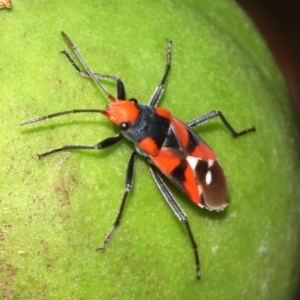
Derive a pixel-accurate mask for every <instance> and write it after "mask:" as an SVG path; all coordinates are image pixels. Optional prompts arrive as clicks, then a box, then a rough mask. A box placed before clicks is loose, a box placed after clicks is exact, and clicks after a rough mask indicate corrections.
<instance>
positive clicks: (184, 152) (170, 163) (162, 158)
mask: <svg viewBox="0 0 300 300" xmlns="http://www.w3.org/2000/svg"><path fill="white" fill-rule="evenodd" d="M62 36H63V38H64V39H65V41H66V43H67V44H68V45H69V46H70V47H71V48H72V49H73V51H74V53H75V55H76V56H77V58H78V59H79V60H80V62H81V63H82V65H83V66H84V68H85V70H86V71H82V70H80V68H79V67H78V66H77V65H76V64H75V62H74V61H73V59H72V58H71V57H70V55H69V54H68V52H67V51H65V50H63V51H61V53H63V54H64V55H65V56H66V58H67V59H68V60H69V62H70V63H71V65H72V66H73V67H74V68H75V69H76V71H77V72H78V73H79V74H80V75H81V76H84V77H91V78H92V79H93V80H94V82H95V83H96V84H97V86H98V87H99V88H100V90H101V91H102V92H103V93H104V95H105V96H106V97H107V98H108V99H109V100H110V101H111V102H112V103H111V104H109V105H107V107H106V109H105V110H101V109H74V110H68V111H63V112H58V113H54V114H50V115H46V116H42V117H37V118H34V119H31V120H28V121H25V122H23V123H21V124H20V125H28V124H31V123H34V122H38V121H42V120H45V119H50V118H54V117H58V116H61V115H65V114H70V113H84V112H88V113H101V114H103V115H105V116H106V117H108V118H109V119H110V121H111V122H113V123H114V124H116V125H117V126H118V127H119V128H120V131H121V132H120V133H119V134H118V135H116V136H114V137H109V138H107V139H105V140H103V141H101V142H100V143H98V144H96V145H92V146H88V145H67V146H63V147H61V148H56V149H53V150H50V151H48V152H45V153H42V154H38V157H39V158H42V157H45V156H47V155H50V154H53V153H56V152H60V151H66V150H74V149H96V150H100V149H104V148H107V147H110V146H113V145H114V144H116V143H117V142H119V141H120V140H122V139H123V138H124V137H125V138H127V139H129V140H130V141H132V142H133V144H134V146H135V150H134V151H133V152H132V154H131V156H130V158H129V162H128V166H127V173H126V178H125V188H124V194H123V198H122V202H121V206H120V209H119V212H118V214H117V217H116V219H115V222H114V223H113V226H112V228H111V230H110V231H109V233H108V234H107V236H106V238H105V240H104V242H103V244H102V245H101V246H100V247H99V248H98V249H97V250H104V249H105V248H106V246H107V243H108V242H109V240H110V239H111V237H112V236H113V235H114V233H115V231H116V229H117V227H118V225H119V223H120V220H121V217H122V213H123V209H124V206H125V202H126V199H127V196H128V193H129V192H130V190H131V188H132V185H133V176H134V166H135V157H136V155H137V154H140V155H142V156H144V157H145V158H146V159H147V160H148V162H149V163H150V171H151V173H152V176H153V178H154V181H155V182H156V184H157V186H158V188H159V189H160V191H161V193H162V194H163V196H164V198H165V200H166V201H167V203H168V205H169V206H170V208H171V209H172V210H173V212H174V213H175V215H176V216H177V217H178V219H179V220H180V221H182V222H183V223H184V224H185V227H186V230H187V233H188V236H189V239H190V242H191V245H192V248H193V252H194V256H195V265H196V279H200V260H199V255H198V249H197V244H196V242H195V239H194V236H193V233H192V230H191V228H190V225H189V222H188V219H187V216H186V214H185V213H184V212H183V210H182V209H181V208H180V206H179V204H178V203H177V202H176V200H175V198H174V197H173V195H172V194H171V192H170V190H169V188H168V187H167V186H166V184H165V183H164V181H163V179H162V177H161V175H160V174H159V173H158V172H157V169H158V170H160V172H161V173H163V174H164V175H165V176H166V177H167V178H168V179H169V180H170V181H171V182H172V183H173V184H175V186H177V187H178V188H179V189H180V190H181V191H182V192H183V193H184V194H185V195H186V196H187V197H188V198H189V199H190V200H191V201H192V202H194V203H195V204H197V205H198V206H200V207H205V208H207V209H209V210H216V211H220V210H223V209H224V208H225V207H226V205H227V204H226V198H227V196H228V190H227V183H226V179H225V175H224V171H223V169H222V168H221V166H220V164H219V162H218V160H217V158H216V155H215V154H214V152H213V151H212V150H211V149H210V148H209V147H208V146H207V144H206V143H205V142H204V141H203V140H202V139H201V138H200V137H199V136H198V135H196V134H195V133H194V132H193V131H192V128H193V127H195V126H198V125H200V124H202V123H204V122H206V121H208V120H211V119H213V118H215V117H220V119H221V121H222V122H223V124H224V125H225V127H226V128H227V129H228V130H229V131H230V132H231V134H232V136H233V137H239V136H241V135H243V134H246V133H248V132H251V131H255V127H252V128H249V129H246V130H243V131H240V132H236V131H235V130H234V129H233V127H232V126H231V125H230V124H229V122H228V121H227V120H226V119H225V117H224V116H223V114H222V113H221V112H220V111H211V112H209V113H207V114H205V115H203V116H200V117H198V118H195V119H193V120H191V121H189V122H188V123H186V124H184V123H183V122H181V121H179V120H178V119H177V118H175V117H173V116H172V114H171V113H170V112H169V111H168V110H166V109H164V108H161V107H157V104H158V102H159V100H160V98H161V96H162V94H163V92H164V88H165V82H166V79H167V77H168V74H169V71H170V68H171V49H172V42H171V41H170V40H168V48H167V64H166V67H165V71H164V74H163V76H162V79H161V81H160V84H159V85H158V86H157V88H156V89H155V91H154V93H153V95H152V96H151V98H150V101H149V103H148V105H144V104H139V103H138V101H137V100H136V99H134V98H131V99H129V100H125V99H126V97H125V88H124V84H123V82H122V80H121V79H120V78H119V77H117V76H113V75H105V74H98V73H94V72H93V71H92V70H91V69H90V67H89V66H88V65H87V63H86V61H85V59H84V58H83V56H82V55H81V53H80V51H79V49H78V48H77V47H76V46H75V44H74V43H73V42H72V41H71V39H70V38H69V37H68V36H67V35H66V34H65V33H64V32H62ZM99 79H108V80H113V81H115V82H116V85H117V98H115V97H113V96H112V95H111V94H109V93H108V92H107V91H106V89H105V88H104V87H103V86H102V84H101V83H100V81H99Z"/></svg>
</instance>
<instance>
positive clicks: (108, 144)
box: [38, 133, 123, 158]
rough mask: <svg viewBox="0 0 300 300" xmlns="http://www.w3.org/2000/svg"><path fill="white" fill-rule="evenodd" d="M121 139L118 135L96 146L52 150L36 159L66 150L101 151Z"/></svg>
mask: <svg viewBox="0 0 300 300" xmlns="http://www.w3.org/2000/svg"><path fill="white" fill-rule="evenodd" d="M122 138H123V136H122V134H121V133H120V134H118V135H116V136H114V137H109V138H107V139H105V140H103V141H101V142H100V143H98V144H96V145H91V146H89V145H66V146H63V147H60V148H56V149H52V150H50V151H48V152H45V153H42V154H38V157H39V158H43V157H45V156H48V155H51V154H54V153H57V152H61V151H68V150H101V149H104V148H107V147H110V146H113V145H114V144H116V143H117V142H119V141H120V140H121V139H122Z"/></svg>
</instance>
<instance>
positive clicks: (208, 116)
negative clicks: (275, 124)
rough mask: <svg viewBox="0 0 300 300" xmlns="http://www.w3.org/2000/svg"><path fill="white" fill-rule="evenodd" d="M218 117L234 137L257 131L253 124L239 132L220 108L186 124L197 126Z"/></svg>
mask: <svg viewBox="0 0 300 300" xmlns="http://www.w3.org/2000/svg"><path fill="white" fill-rule="evenodd" d="M216 117H220V119H221V121H222V122H223V124H224V125H225V126H226V128H227V129H228V130H229V131H230V132H231V134H232V136H233V137H234V138H237V137H239V136H241V135H244V134H247V133H249V132H255V131H256V128H255V127H254V126H253V127H251V128H248V129H245V130H242V131H240V132H237V131H235V130H234V129H233V127H232V126H231V125H230V123H229V122H228V121H227V120H226V118H225V117H224V115H223V114H222V112H220V111H218V110H213V111H211V112H209V113H207V114H205V115H203V116H200V117H198V118H195V119H193V120H191V121H189V122H187V123H186V125H187V126H188V127H190V128H192V127H195V126H198V125H200V124H202V123H205V122H207V121H209V120H211V119H213V118H216Z"/></svg>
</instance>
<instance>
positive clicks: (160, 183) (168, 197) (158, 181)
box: [150, 166, 201, 280]
mask: <svg viewBox="0 0 300 300" xmlns="http://www.w3.org/2000/svg"><path fill="white" fill-rule="evenodd" d="M150 171H151V173H152V176H153V178H154V181H155V183H156V184H157V186H158V188H159V189H160V191H161V193H162V194H163V196H164V198H165V199H166V201H167V203H168V204H169V206H170V208H171V209H172V210H173V212H174V214H175V215H176V216H177V218H178V219H179V221H181V222H183V223H184V225H185V227H186V230H187V232H188V236H189V239H190V242H191V245H192V248H193V251H194V256H195V265H196V280H198V279H200V277H201V273H200V260H199V254H198V247H197V244H196V241H195V239H194V235H193V233H192V230H191V228H190V224H189V222H188V219H187V216H186V214H185V213H184V211H183V210H182V209H181V207H180V206H179V204H178V203H177V202H176V200H175V198H174V196H173V195H172V194H171V192H170V190H169V189H168V187H167V186H166V184H165V183H164V181H163V180H162V178H161V177H160V176H159V175H158V174H157V172H156V170H155V168H154V167H153V166H150Z"/></svg>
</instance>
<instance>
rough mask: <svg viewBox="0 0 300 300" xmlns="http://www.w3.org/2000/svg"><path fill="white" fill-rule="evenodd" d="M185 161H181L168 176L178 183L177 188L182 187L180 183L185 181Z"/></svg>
mask: <svg viewBox="0 0 300 300" xmlns="http://www.w3.org/2000/svg"><path fill="white" fill-rule="evenodd" d="M187 165H188V163H187V160H186V159H181V160H180V163H179V164H178V165H177V166H176V167H175V168H174V169H173V171H172V172H171V174H170V176H171V177H172V178H173V179H174V180H175V181H177V182H178V184H179V186H182V182H185V181H186V178H185V175H184V173H185V170H186V168H187Z"/></svg>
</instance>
